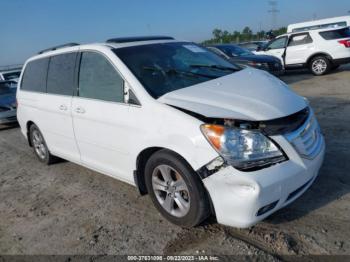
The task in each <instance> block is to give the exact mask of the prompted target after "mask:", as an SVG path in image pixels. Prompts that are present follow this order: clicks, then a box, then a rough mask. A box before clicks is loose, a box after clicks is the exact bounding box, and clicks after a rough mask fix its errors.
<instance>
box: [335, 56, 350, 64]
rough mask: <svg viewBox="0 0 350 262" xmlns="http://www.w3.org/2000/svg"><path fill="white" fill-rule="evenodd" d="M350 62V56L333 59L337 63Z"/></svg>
mask: <svg viewBox="0 0 350 262" xmlns="http://www.w3.org/2000/svg"><path fill="white" fill-rule="evenodd" d="M348 63H350V57H347V58H340V59H333V64H335V65H343V64H348Z"/></svg>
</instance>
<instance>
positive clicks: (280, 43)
mask: <svg viewBox="0 0 350 262" xmlns="http://www.w3.org/2000/svg"><path fill="white" fill-rule="evenodd" d="M286 41H287V37H281V38H277V39H275V40H273V41H272V42H271V43H270V44H269V45H268V46H267V49H268V50H269V49H282V48H285V47H286Z"/></svg>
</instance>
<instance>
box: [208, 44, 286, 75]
mask: <svg viewBox="0 0 350 262" xmlns="http://www.w3.org/2000/svg"><path fill="white" fill-rule="evenodd" d="M207 48H208V49H210V50H211V51H213V52H215V53H216V54H218V55H219V56H221V57H223V58H225V59H226V60H228V61H229V62H231V63H233V64H238V65H243V66H245V65H248V66H252V67H255V68H257V69H261V70H265V71H268V72H270V73H272V74H275V75H280V74H281V73H283V66H282V63H281V61H280V60H279V59H278V58H276V57H274V56H270V55H256V54H254V53H252V52H250V51H249V50H248V49H245V48H242V47H240V46H238V45H233V44H219V45H212V46H208V47H207Z"/></svg>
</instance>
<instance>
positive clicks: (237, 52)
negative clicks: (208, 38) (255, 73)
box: [217, 45, 253, 57]
mask: <svg viewBox="0 0 350 262" xmlns="http://www.w3.org/2000/svg"><path fill="white" fill-rule="evenodd" d="M217 48H219V49H220V50H221V51H223V52H224V53H225V54H226V55H228V56H230V57H233V56H246V55H253V53H252V52H250V51H249V50H248V49H245V48H242V47H239V46H236V45H222V46H217Z"/></svg>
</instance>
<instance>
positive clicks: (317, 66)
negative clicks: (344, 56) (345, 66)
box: [309, 56, 331, 76]
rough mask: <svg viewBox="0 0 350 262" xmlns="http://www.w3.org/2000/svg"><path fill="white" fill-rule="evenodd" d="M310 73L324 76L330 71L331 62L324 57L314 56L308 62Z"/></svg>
mask: <svg viewBox="0 0 350 262" xmlns="http://www.w3.org/2000/svg"><path fill="white" fill-rule="evenodd" d="M309 67H310V71H311V72H312V73H313V74H314V75H316V76H321V75H325V74H327V73H328V72H329V70H330V69H331V62H330V61H329V59H328V58H327V57H325V56H316V57H314V58H312V60H311V61H310V65H309Z"/></svg>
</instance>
